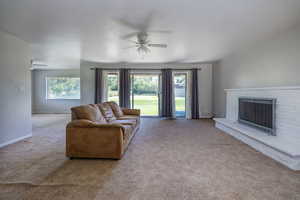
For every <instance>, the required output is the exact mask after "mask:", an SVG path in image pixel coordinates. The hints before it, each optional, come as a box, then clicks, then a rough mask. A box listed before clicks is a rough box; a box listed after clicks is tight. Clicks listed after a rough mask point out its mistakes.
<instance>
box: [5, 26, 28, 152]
mask: <svg viewBox="0 0 300 200" xmlns="http://www.w3.org/2000/svg"><path fill="white" fill-rule="evenodd" d="M30 59H31V49H30V45H29V44H28V43H26V42H24V41H23V40H20V39H18V38H16V37H14V36H12V35H9V34H7V33H3V32H0V94H1V96H0V127H1V128H0V147H1V146H5V145H6V144H9V143H12V142H15V141H17V140H19V139H21V138H24V137H28V136H30V135H31V132H32V126H31V78H30V70H29V68H30Z"/></svg>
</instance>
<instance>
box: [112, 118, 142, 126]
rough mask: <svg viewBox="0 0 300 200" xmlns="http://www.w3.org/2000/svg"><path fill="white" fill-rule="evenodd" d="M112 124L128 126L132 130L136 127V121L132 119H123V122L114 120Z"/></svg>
mask: <svg viewBox="0 0 300 200" xmlns="http://www.w3.org/2000/svg"><path fill="white" fill-rule="evenodd" d="M110 123H112V124H122V125H130V126H132V128H135V127H136V126H137V121H136V120H134V119H133V120H132V119H126V120H125V119H124V120H114V121H111V122H110Z"/></svg>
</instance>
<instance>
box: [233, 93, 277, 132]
mask: <svg viewBox="0 0 300 200" xmlns="http://www.w3.org/2000/svg"><path fill="white" fill-rule="evenodd" d="M275 105H276V99H265V98H264V99H262V98H239V115H238V121H239V122H241V123H244V124H247V125H251V126H254V127H256V128H260V129H262V130H264V131H266V132H268V133H270V134H271V135H276V133H275Z"/></svg>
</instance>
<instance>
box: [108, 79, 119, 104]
mask: <svg viewBox="0 0 300 200" xmlns="http://www.w3.org/2000/svg"><path fill="white" fill-rule="evenodd" d="M106 84H107V85H106V88H107V94H106V95H107V100H108V101H114V102H116V103H117V104H119V74H118V73H108V74H107V77H106Z"/></svg>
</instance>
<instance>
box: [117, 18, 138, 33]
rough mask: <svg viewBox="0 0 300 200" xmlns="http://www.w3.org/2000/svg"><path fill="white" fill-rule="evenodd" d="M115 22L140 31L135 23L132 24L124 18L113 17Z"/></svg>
mask: <svg viewBox="0 0 300 200" xmlns="http://www.w3.org/2000/svg"><path fill="white" fill-rule="evenodd" d="M114 20H115V21H116V22H117V23H119V24H121V25H123V26H126V27H128V28H131V29H134V30H136V31H140V30H141V27H139V26H138V25H137V24H133V23H131V22H129V21H127V20H125V19H114Z"/></svg>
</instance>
